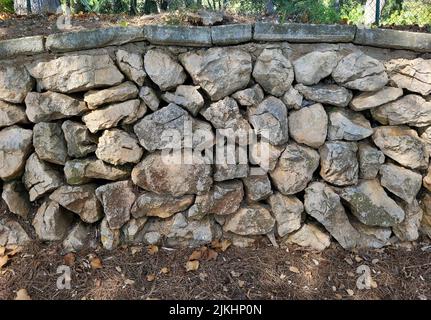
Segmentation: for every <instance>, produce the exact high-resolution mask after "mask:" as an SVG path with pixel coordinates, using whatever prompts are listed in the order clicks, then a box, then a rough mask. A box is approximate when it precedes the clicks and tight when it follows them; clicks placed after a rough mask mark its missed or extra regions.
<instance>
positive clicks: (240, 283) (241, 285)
mask: <svg viewBox="0 0 431 320" xmlns="http://www.w3.org/2000/svg"><path fill="white" fill-rule="evenodd" d="M244 285H245V281H243V280H238V286H239V287H240V288H243V287H244Z"/></svg>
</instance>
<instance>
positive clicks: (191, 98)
mask: <svg viewBox="0 0 431 320" xmlns="http://www.w3.org/2000/svg"><path fill="white" fill-rule="evenodd" d="M198 89H199V87H195V86H184V85H181V86H178V87H177V88H176V90H175V93H170V92H166V93H165V94H163V95H162V99H163V100H165V101H166V102H168V103H174V104H177V105H179V106H181V107H183V108H184V109H186V110H187V111H189V112H190V113H191V114H192V115H193V116H195V117H196V115H197V114H198V113H199V110H200V109H201V108H202V107H203V106H204V98H203V97H202V95H201V94H200V92H199V91H198Z"/></svg>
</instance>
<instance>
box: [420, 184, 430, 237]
mask: <svg viewBox="0 0 431 320" xmlns="http://www.w3.org/2000/svg"><path fill="white" fill-rule="evenodd" d="M421 200H422V208H423V217H422V220H421V225H420V231H422V232H423V233H424V234H426V235H427V236H428V238H430V239H431V194H430V193H429V192H426V193H424V194H423V195H422V198H421Z"/></svg>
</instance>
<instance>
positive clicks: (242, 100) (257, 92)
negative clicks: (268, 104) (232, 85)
mask: <svg viewBox="0 0 431 320" xmlns="http://www.w3.org/2000/svg"><path fill="white" fill-rule="evenodd" d="M232 98H234V99H235V100H236V101H237V102H238V103H239V104H240V105H241V106H244V107H253V106H257V105H258V104H259V103H261V102H262V101H263V99H264V98H265V93H264V92H263V90H262V88H261V87H260V85H258V84H255V85H254V86H253V87H251V88H247V89H244V90H240V91H237V92H235V93H234V94H233V95H232Z"/></svg>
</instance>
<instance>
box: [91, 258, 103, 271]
mask: <svg viewBox="0 0 431 320" xmlns="http://www.w3.org/2000/svg"><path fill="white" fill-rule="evenodd" d="M90 265H91V269H93V270H96V269H102V268H103V265H102V260H100V259H99V258H97V257H94V258H93V259H91V260H90Z"/></svg>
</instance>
